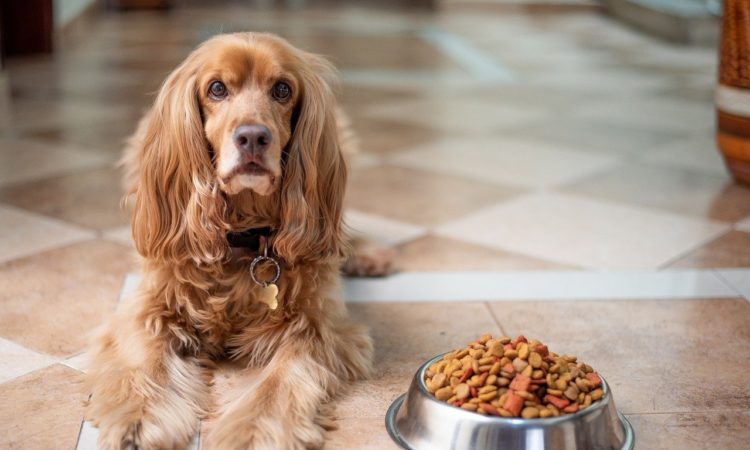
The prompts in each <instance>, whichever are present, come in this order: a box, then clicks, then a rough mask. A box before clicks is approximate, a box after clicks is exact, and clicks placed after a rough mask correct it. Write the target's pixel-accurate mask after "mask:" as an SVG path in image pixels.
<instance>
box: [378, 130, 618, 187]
mask: <svg viewBox="0 0 750 450" xmlns="http://www.w3.org/2000/svg"><path fill="white" fill-rule="evenodd" d="M389 160H390V161H392V162H393V163H394V164H398V165H401V166H404V167H411V168H416V169H421V170H430V171H433V172H435V173H440V174H444V175H461V176H464V177H466V178H469V179H473V180H478V181H483V182H485V183H497V184H501V185H505V186H515V187H519V188H537V189H540V188H550V187H554V186H558V185H561V184H564V183H568V182H571V181H573V180H576V179H578V178H581V177H584V176H586V175H590V174H592V173H594V172H597V171H600V170H603V169H607V168H610V167H612V166H614V165H615V164H616V163H617V161H618V158H617V157H614V156H610V155H600V154H594V153H591V152H581V151H578V150H573V149H568V148H565V147H562V146H557V145H554V146H553V145H548V144H540V143H533V142H530V141H523V140H516V139H512V138H511V139H509V138H493V139H491V138H485V139H471V140H469V139H452V140H441V141H439V142H435V143H432V144H427V145H424V146H422V147H420V148H416V149H413V150H410V151H406V152H403V153H400V154H399V155H396V156H393V157H392V158H389Z"/></svg>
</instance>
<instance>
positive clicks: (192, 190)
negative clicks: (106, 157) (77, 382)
mask: <svg viewBox="0 0 750 450" xmlns="http://www.w3.org/2000/svg"><path fill="white" fill-rule="evenodd" d="M331 77H332V68H331V66H330V65H329V64H328V63H327V62H326V61H325V60H324V59H322V58H321V57H318V56H315V55H312V54H310V53H306V52H303V51H300V50H298V49H296V48H294V47H292V46H291V45H289V44H288V43H287V42H286V41H284V40H282V39H280V38H278V37H274V36H272V35H268V34H257V33H238V34H231V35H221V36H217V37H214V38H212V39H210V40H208V41H207V42H205V43H204V44H202V45H201V46H200V47H199V48H197V49H196V50H195V51H193V53H192V54H190V56H188V58H187V59H186V60H185V61H184V62H183V63H182V64H181V65H180V66H179V67H177V69H175V70H174V71H173V72H172V73H171V74H170V75H169V77H168V78H167V79H166V81H165V82H164V84H163V85H162V87H161V90H160V92H159V94H158V97H157V98H156V101H155V104H154V105H153V107H152V108H151V110H150V111H149V112H148V113H147V115H146V116H145V117H144V118H143V120H142V121H141V123H140V125H139V127H138V130H137V132H136V134H135V135H134V137H133V138H132V139H131V141H130V144H129V147H128V149H126V155H125V162H126V169H127V176H126V179H127V183H128V184H129V185H130V186H131V196H132V199H133V204H134V212H133V219H132V231H133V238H134V241H135V246H136V249H137V250H138V252H139V253H140V255H141V256H142V257H143V278H142V281H141V282H140V286H139V288H138V290H137V293H136V294H135V295H133V296H132V297H131V298H129V299H127V300H126V301H125V302H124V303H123V304H122V305H120V307H119V308H118V311H117V313H116V314H115V315H114V316H113V317H112V318H111V319H110V320H109V321H108V322H107V324H106V325H105V326H104V328H103V330H102V331H101V333H100V334H99V335H98V336H97V337H96V338H95V340H94V342H93V345H92V349H91V362H90V367H89V371H88V375H87V387H88V389H89V390H90V391H89V392H91V397H90V399H89V401H88V405H87V418H88V419H90V420H92V421H93V423H94V425H95V426H97V427H98V428H99V430H100V431H99V445H100V447H101V448H105V449H120V448H123V447H128V446H130V447H135V448H139V449H157V448H158V449H172V448H183V447H185V445H186V444H187V443H188V440H189V439H190V437H191V436H192V435H193V434H194V433H195V432H196V431H197V429H198V426H199V419H201V418H203V417H206V416H207V415H208V414H209V413H210V412H212V411H213V408H214V407H213V402H212V399H211V395H210V384H211V375H212V371H211V368H212V367H213V362H214V361H219V360H231V361H235V362H237V363H240V364H241V365H242V366H243V367H245V368H246V369H244V370H247V371H250V370H256V371H259V376H258V377H257V378H256V379H255V382H254V383H253V384H251V385H248V386H247V387H246V388H245V389H244V391H243V392H242V393H241V394H240V395H237V396H236V397H235V398H234V399H233V400H232V401H231V402H230V403H228V404H227V405H225V406H223V407H222V408H220V409H219V410H218V411H216V412H215V421H214V422H213V425H212V428H211V431H210V434H209V436H208V437H207V441H208V444H209V446H210V448H215V449H221V450H228V449H246V448H257V449H305V448H318V447H321V446H322V445H323V443H324V428H325V427H326V426H327V425H328V424H329V421H328V420H327V417H326V414H325V410H326V403H327V402H328V401H329V400H330V399H331V398H332V396H333V395H334V394H335V393H336V392H337V391H338V390H339V389H340V387H342V385H343V384H344V383H345V382H347V381H350V380H355V379H358V378H361V377H364V376H366V375H367V374H368V373H369V371H370V367H371V357H372V343H371V340H370V337H369V336H368V333H367V331H366V330H365V329H364V328H363V327H361V326H358V325H356V324H353V323H352V322H351V321H350V319H349V317H348V314H347V311H346V308H345V306H344V304H343V302H342V299H341V296H340V292H339V282H340V280H339V278H340V276H339V268H340V266H341V264H342V257H343V255H344V254H345V248H346V247H347V245H346V242H347V241H346V239H345V237H344V233H343V230H342V203H343V197H344V191H345V187H346V181H347V165H346V162H345V159H344V152H343V151H342V127H340V126H339V125H338V123H339V119H338V118H337V114H336V106H335V99H334V94H333V92H332V89H331V86H330V84H329V83H330V81H331ZM277 264H278V265H277ZM251 266H252V267H251Z"/></svg>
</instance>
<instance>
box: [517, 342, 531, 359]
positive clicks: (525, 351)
mask: <svg viewBox="0 0 750 450" xmlns="http://www.w3.org/2000/svg"><path fill="white" fill-rule="evenodd" d="M518 357H519V358H521V359H524V360H525V359H527V358H528V357H529V344H526V343H523V344H521V345H519V346H518Z"/></svg>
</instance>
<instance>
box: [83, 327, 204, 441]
mask: <svg viewBox="0 0 750 450" xmlns="http://www.w3.org/2000/svg"><path fill="white" fill-rule="evenodd" d="M144 322H145V321H144V320H143V316H142V315H139V314H128V313H120V314H118V315H116V316H115V317H114V318H113V319H112V320H110V321H109V323H108V325H107V326H106V327H105V328H104V330H103V333H102V335H101V336H99V337H98V338H97V339H96V340H95V345H94V347H93V349H92V352H91V356H90V364H89V370H88V373H87V384H88V386H87V387H88V388H89V392H90V393H91V397H90V399H89V401H88V404H87V406H86V418H87V419H88V420H91V421H92V422H93V424H94V425H95V426H97V427H98V428H99V440H98V445H99V448H100V449H117V450H119V449H121V448H135V449H166V448H169V449H173V448H175V449H179V448H184V447H185V446H186V445H187V443H188V441H189V439H190V438H191V436H192V435H193V434H194V433H195V431H196V430H197V429H198V423H199V417H201V416H202V415H204V414H205V413H206V411H207V409H208V407H209V398H210V397H209V391H208V386H207V384H206V373H205V372H206V371H205V370H204V369H203V368H202V367H201V366H200V365H199V363H198V361H197V360H196V359H195V358H185V357H181V356H180V355H178V354H177V352H176V351H175V350H174V349H173V348H172V345H170V341H169V338H168V337H167V331H166V330H162V331H161V332H160V333H156V332H154V331H151V330H148V329H146V325H145V323H144Z"/></svg>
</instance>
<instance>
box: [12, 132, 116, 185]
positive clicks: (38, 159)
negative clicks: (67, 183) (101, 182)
mask: <svg viewBox="0 0 750 450" xmlns="http://www.w3.org/2000/svg"><path fill="white" fill-rule="evenodd" d="M108 161H109V159H108V157H107V156H105V155H101V154H97V153H95V152H90V151H87V150H84V149H82V148H80V147H78V146H73V145H70V144H61V143H59V142H58V143H54V144H51V143H49V142H46V141H38V140H35V141H32V140H22V139H8V138H0V186H7V185H9V184H14V183H20V182H24V181H31V180H37V179H39V178H43V177H45V176H50V175H55V174H59V173H65V172H70V171H73V170H78V169H83V168H89V167H95V166H100V165H102V164H106V163H107V162H108Z"/></svg>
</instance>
